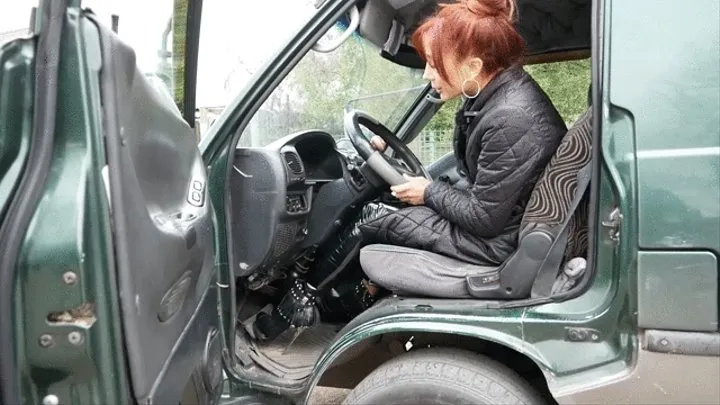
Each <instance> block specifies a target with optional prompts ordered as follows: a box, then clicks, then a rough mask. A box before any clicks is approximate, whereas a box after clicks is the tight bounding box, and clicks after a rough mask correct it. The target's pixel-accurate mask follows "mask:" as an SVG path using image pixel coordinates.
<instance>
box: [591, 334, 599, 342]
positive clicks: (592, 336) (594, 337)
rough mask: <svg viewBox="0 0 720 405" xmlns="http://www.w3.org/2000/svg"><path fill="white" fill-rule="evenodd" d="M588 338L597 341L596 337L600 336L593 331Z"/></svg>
mask: <svg viewBox="0 0 720 405" xmlns="http://www.w3.org/2000/svg"><path fill="white" fill-rule="evenodd" d="M590 339H592V340H593V342H597V341H598V339H600V336H598V335H597V334H596V333H593V334H592V335H590Z"/></svg>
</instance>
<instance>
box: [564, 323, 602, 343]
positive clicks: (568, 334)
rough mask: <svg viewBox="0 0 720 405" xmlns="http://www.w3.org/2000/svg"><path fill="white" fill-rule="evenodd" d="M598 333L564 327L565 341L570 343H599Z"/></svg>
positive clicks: (587, 329)
mask: <svg viewBox="0 0 720 405" xmlns="http://www.w3.org/2000/svg"><path fill="white" fill-rule="evenodd" d="M601 337H602V336H601V335H600V332H599V331H598V330H596V329H592V328H575V327H565V339H566V340H568V341H570V342H591V343H598V342H601V341H602V339H601Z"/></svg>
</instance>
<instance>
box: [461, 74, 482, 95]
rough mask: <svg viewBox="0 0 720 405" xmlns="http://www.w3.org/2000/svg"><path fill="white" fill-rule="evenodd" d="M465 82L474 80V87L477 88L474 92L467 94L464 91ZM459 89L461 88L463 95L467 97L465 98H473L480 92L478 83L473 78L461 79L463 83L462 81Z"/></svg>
mask: <svg viewBox="0 0 720 405" xmlns="http://www.w3.org/2000/svg"><path fill="white" fill-rule="evenodd" d="M467 82H475V88H476V89H477V90H476V91H475V94H473V95H470V94H467V93H466V92H465V83H467ZM461 90H462V94H463V96H465V97H467V98H475V97H477V96H478V95H479V94H480V83H478V81H477V80H475V79H465V81H463V83H462V89H461Z"/></svg>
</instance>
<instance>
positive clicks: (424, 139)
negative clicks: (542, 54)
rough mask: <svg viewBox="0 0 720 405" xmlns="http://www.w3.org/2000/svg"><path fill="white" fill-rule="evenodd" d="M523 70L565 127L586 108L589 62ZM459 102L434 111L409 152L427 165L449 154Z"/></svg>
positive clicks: (544, 65)
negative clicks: (545, 95)
mask: <svg viewBox="0 0 720 405" xmlns="http://www.w3.org/2000/svg"><path fill="white" fill-rule="evenodd" d="M525 70H526V71H527V72H528V73H530V75H531V76H532V77H533V78H534V79H535V80H536V81H537V82H538V84H539V85H540V87H542V88H543V90H544V91H545V92H546V93H547V94H548V96H549V97H550V99H551V100H552V102H553V104H554V105H555V108H557V110H558V111H559V112H560V115H561V116H562V117H563V119H564V120H565V123H566V124H567V126H568V128H569V127H570V126H571V125H572V124H573V123H574V122H575V121H576V120H577V119H578V118H579V117H580V115H582V113H584V112H585V110H586V109H587V96H588V87H589V86H590V60H589V59H587V60H582V61H568V62H556V63H545V64H539V65H530V66H525ZM459 106H460V100H453V101H450V102H448V103H445V105H443V106H442V108H440V110H438V112H437V113H436V114H435V116H433V118H432V119H431V120H430V122H428V124H427V125H426V126H425V128H424V129H423V130H422V131H421V132H420V134H418V136H417V137H416V138H415V139H413V141H412V142H410V144H409V146H410V149H411V150H412V151H413V152H414V153H415V155H417V157H418V158H419V159H420V161H421V162H422V163H423V164H425V165H427V164H430V163H432V162H434V161H436V160H438V159H440V158H441V157H443V156H445V154H447V153H449V152H452V139H453V131H454V128H455V112H456V111H457V109H458V108H459Z"/></svg>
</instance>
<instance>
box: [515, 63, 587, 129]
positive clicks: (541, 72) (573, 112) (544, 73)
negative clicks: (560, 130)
mask: <svg viewBox="0 0 720 405" xmlns="http://www.w3.org/2000/svg"><path fill="white" fill-rule="evenodd" d="M525 70H526V71H527V72H528V73H530V75H531V76H532V77H533V78H534V79H535V81H537V82H538V84H539V85H540V87H542V88H543V90H545V92H546V93H547V95H548V96H549V97H550V100H552V102H553V104H555V108H557V110H558V111H559V112H560V115H561V116H562V117H563V119H564V120H565V122H567V123H568V125H570V124H572V123H573V122H575V120H577V119H578V118H579V117H580V115H582V113H583V112H585V110H587V107H588V102H587V96H588V88H589V86H590V59H585V60H580V61H568V62H557V63H547V64H542V65H532V66H526V67H525Z"/></svg>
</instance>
